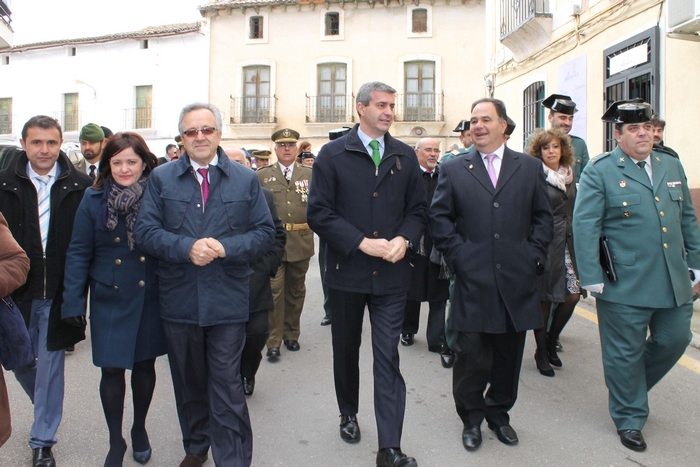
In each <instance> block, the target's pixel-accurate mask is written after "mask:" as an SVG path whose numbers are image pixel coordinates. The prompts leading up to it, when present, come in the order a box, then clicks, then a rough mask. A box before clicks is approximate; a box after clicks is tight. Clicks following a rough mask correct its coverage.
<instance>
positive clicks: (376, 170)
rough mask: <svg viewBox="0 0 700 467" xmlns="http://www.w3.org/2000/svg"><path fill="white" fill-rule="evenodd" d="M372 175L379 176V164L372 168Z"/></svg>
mask: <svg viewBox="0 0 700 467" xmlns="http://www.w3.org/2000/svg"><path fill="white" fill-rule="evenodd" d="M374 176H375V177H377V176H379V166H377V168H376V169H374Z"/></svg>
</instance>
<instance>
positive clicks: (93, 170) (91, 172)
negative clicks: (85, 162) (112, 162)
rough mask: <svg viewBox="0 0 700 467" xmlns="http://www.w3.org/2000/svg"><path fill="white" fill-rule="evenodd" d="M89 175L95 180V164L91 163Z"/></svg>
mask: <svg viewBox="0 0 700 467" xmlns="http://www.w3.org/2000/svg"><path fill="white" fill-rule="evenodd" d="M88 175H89V176H90V178H91V179H93V180H94V179H95V166H94V165H90V173H89V174H88Z"/></svg>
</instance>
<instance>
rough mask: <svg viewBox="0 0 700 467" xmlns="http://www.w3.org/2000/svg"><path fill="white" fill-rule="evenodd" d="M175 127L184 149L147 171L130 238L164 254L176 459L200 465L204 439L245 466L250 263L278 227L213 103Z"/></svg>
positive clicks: (221, 458)
mask: <svg viewBox="0 0 700 467" xmlns="http://www.w3.org/2000/svg"><path fill="white" fill-rule="evenodd" d="M179 129H180V134H181V135H182V141H183V142H184V145H185V150H186V153H185V154H184V155H183V156H182V157H180V159H178V160H177V161H175V162H174V163H172V164H165V165H163V166H162V167H158V168H157V169H156V170H154V171H153V172H152V173H151V176H150V177H149V180H148V187H147V190H146V193H144V196H143V201H142V203H141V211H140V212H139V218H138V221H137V224H136V228H135V230H134V238H135V239H136V242H137V244H138V245H139V246H140V247H141V248H142V249H143V250H144V251H146V252H148V253H150V254H151V255H153V256H154V257H156V258H157V259H158V260H160V265H159V269H158V275H159V276H160V296H161V304H160V305H161V318H162V319H163V327H164V329H165V335H166V339H167V341H168V359H169V361H170V372H171V374H172V378H173V388H174V390H175V400H176V402H177V412H178V417H179V419H180V428H181V430H182V438H183V440H182V441H183V445H184V448H185V453H186V456H185V459H184V460H183V461H182V463H181V464H180V466H181V467H201V465H202V464H203V463H204V462H205V461H206V459H207V453H208V451H209V446H210V445H211V450H212V457H213V458H214V463H215V464H216V465H221V466H224V465H236V466H249V465H250V463H251V460H252V455H253V443H252V436H253V434H252V431H251V427H250V418H249V416H248V407H247V406H246V402H245V396H244V395H243V385H242V383H241V378H240V363H241V360H240V359H241V351H242V349H243V345H244V343H245V328H246V322H247V321H248V289H249V277H250V275H251V273H252V270H251V268H250V266H249V265H250V263H252V262H253V261H255V260H256V259H258V258H260V257H262V256H263V255H264V254H265V253H266V252H267V250H269V249H270V247H271V246H272V245H273V243H274V238H275V227H274V225H273V223H272V217H271V215H270V210H269V209H268V207H267V204H266V202H265V197H264V196H263V193H262V189H261V188H260V183H258V179H257V177H256V176H255V173H254V172H252V171H250V170H248V169H247V168H246V167H243V166H241V165H239V164H235V163H233V162H231V161H230V160H229V159H228V157H226V154H225V153H224V150H223V149H222V148H220V147H219V141H220V139H221V114H220V113H219V110H218V109H217V108H216V107H214V106H213V105H211V104H201V103H196V104H190V105H188V106H186V107H185V108H184V109H182V113H181V114H180V123H179ZM232 304H235V306H232ZM232 362H233V365H232ZM210 414H211V416H210Z"/></svg>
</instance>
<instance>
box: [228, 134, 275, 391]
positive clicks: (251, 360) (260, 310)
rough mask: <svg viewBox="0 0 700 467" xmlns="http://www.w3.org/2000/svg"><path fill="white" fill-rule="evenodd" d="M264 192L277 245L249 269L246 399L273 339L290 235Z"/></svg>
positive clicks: (231, 153) (235, 152)
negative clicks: (277, 285)
mask: <svg viewBox="0 0 700 467" xmlns="http://www.w3.org/2000/svg"><path fill="white" fill-rule="evenodd" d="M224 152H225V153H226V155H227V156H228V158H229V159H231V160H232V161H233V162H237V163H238V164H241V165H244V166H246V167H248V168H249V169H251V170H253V169H252V167H251V165H250V161H249V160H248V159H246V157H245V153H244V152H243V150H242V149H239V148H236V147H230V148H226V149H225V150H224ZM262 190H263V195H265V201H266V202H267V207H268V208H270V214H271V215H272V222H273V223H274V224H275V244H274V245H273V246H272V248H270V249H269V250H268V251H267V253H265V256H263V257H262V258H260V259H258V260H256V261H253V262H252V263H250V268H251V269H252V270H253V274H251V275H250V294H249V300H250V318H249V319H248V323H247V324H246V326H245V337H246V340H245V345H244V346H243V352H242V353H241V381H242V382H243V394H245V395H246V396H252V395H253V391H255V374H256V373H257V372H258V368H260V362H261V361H262V350H263V349H264V348H265V344H266V343H267V338H268V337H270V327H269V320H268V313H269V311H270V310H273V309H274V308H275V302H274V300H273V299H272V287H271V286H270V279H271V278H273V277H275V274H277V269H279V267H280V265H281V264H282V256H284V246H285V244H286V243H287V232H286V231H285V230H284V224H282V219H280V216H279V214H278V213H277V206H276V205H275V198H274V195H273V193H272V190H269V189H267V188H263V189H262Z"/></svg>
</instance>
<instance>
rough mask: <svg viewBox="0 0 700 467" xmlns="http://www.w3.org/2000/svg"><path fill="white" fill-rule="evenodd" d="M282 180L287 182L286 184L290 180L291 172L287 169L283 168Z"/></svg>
mask: <svg viewBox="0 0 700 467" xmlns="http://www.w3.org/2000/svg"><path fill="white" fill-rule="evenodd" d="M284 179H285V180H287V183H289V181H290V180H291V179H292V171H291V170H290V169H289V167H285V168H284Z"/></svg>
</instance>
